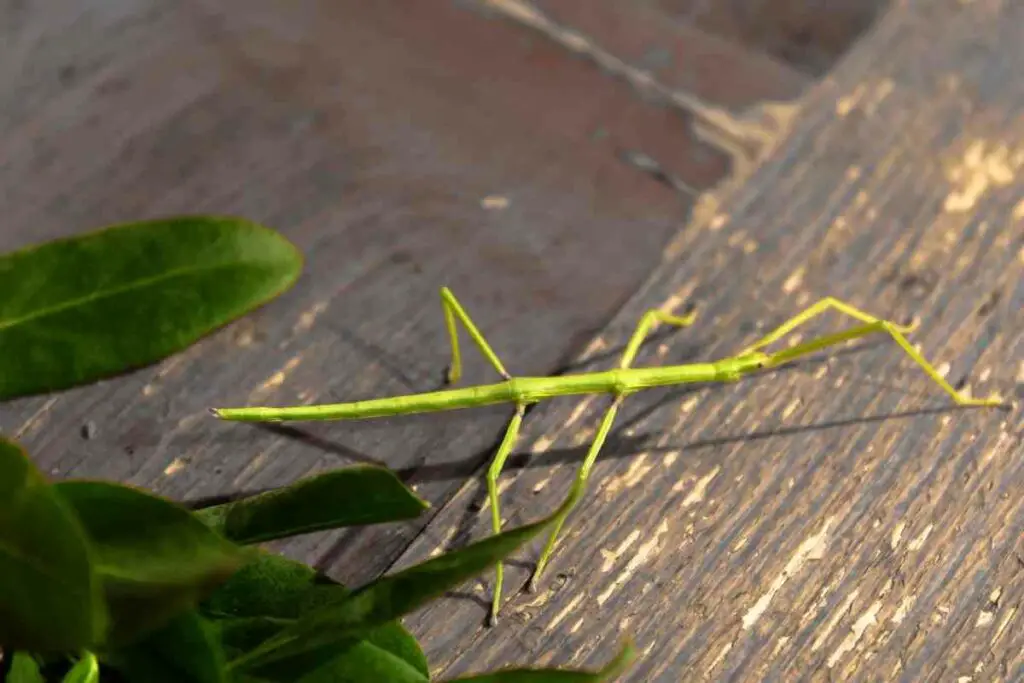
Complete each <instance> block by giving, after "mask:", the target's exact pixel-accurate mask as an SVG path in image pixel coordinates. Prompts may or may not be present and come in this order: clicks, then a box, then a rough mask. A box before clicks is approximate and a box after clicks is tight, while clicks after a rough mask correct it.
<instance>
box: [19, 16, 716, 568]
mask: <svg viewBox="0 0 1024 683" xmlns="http://www.w3.org/2000/svg"><path fill="white" fill-rule="evenodd" d="M0 11H2V12H3V16H2V20H0V83H2V85H3V87H2V88H0V98H2V99H0V159H2V162H0V188H2V189H3V192H4V194H3V196H4V209H5V216H4V222H3V226H2V228H0V249H3V250H7V249H11V248H16V247H19V246H23V245H26V244H30V243H33V242H37V241H40V240H44V239H48V238H51V237H55V236H60V235H67V234H74V233H76V232H81V231H83V230H89V229H93V228H96V227H99V226H102V225H105V224H108V223H113V222H120V221H129V220H136V219H143V218H148V217H152V216H159V215H168V214H175V213H194V212H211V213H220V214H237V215H242V216H245V217H246V218H249V219H251V220H256V221H259V222H262V223H264V224H266V225H269V226H271V227H274V228H277V229H279V230H281V231H282V232H283V233H284V234H285V235H287V236H288V237H289V238H290V239H292V240H293V241H294V242H295V243H296V244H297V245H298V246H299V247H300V248H301V249H302V251H303V252H304V253H305V254H306V256H307V268H306V272H305V274H304V275H303V277H302V279H301V280H300V282H299V284H298V285H297V286H296V287H295V289H293V290H291V291H290V292H288V293H287V294H286V295H285V296H284V297H282V298H281V299H279V300H277V301H275V302H273V303H272V304H270V305H269V306H267V307H265V308H263V309H261V310H260V311H259V312H257V313H256V314H254V315H251V316H247V317H246V318H245V319H244V320H242V321H239V322H238V323H237V324H234V325H232V326H230V327H229V328H227V329H225V330H224V331H222V332H220V333H218V334H216V335H214V336H212V337H210V338H208V339H206V340H204V341H203V342H202V343H200V344H198V345H197V346H195V347H193V348H191V349H189V350H188V351H187V352H185V353H182V354H179V355H177V356H175V357H174V358H171V359H169V360H167V361H166V362H165V363H162V364H160V365H159V366H158V367H155V368H150V369H147V370H143V371H140V372H138V373H133V374H131V375H129V376H126V377H122V378H117V379H113V380H110V381H108V382H104V383H101V384H99V385H95V386H91V387H85V388H82V389H78V390H74V391H69V392H64V393H61V394H55V395H53V396H47V397H40V398H33V399H27V400H23V401H16V402H10V403H5V404H3V405H2V406H0V430H3V432H4V433H5V434H8V435H10V436H13V437H16V438H18V439H19V440H20V441H21V442H22V443H23V444H24V445H25V446H26V447H27V448H28V449H29V451H30V452H31V453H32V454H33V456H34V457H35V458H36V460H37V462H38V463H39V465H40V466H41V467H43V468H44V470H45V471H46V472H48V473H50V474H52V475H54V476H62V477H63V476H90V477H110V478H114V479H117V480H120V481H127V482H131V483H134V484H141V485H145V486H148V487H152V488H154V489H155V490H156V491H158V492H160V493H162V494H165V495H169V496H173V497H175V498H179V499H189V498H193V497H197V496H204V495H212V494H222V493H227V492H231V491H238V490H247V489H252V488H260V487H263V486H271V485H281V484H285V483H288V482H289V481H292V480H294V479H296V478H298V477H300V476H303V475H306V474H309V473H311V472H313V471H317V470H321V469H323V468H326V467H336V466H339V465H343V464H349V463H352V462H353V461H356V460H361V459H362V460H365V459H370V460H374V461H378V462H383V463H385V464H387V465H388V466H390V467H392V468H395V469H397V470H399V471H401V472H402V473H403V474H404V475H405V476H406V477H407V478H409V479H410V480H411V481H412V482H413V483H416V484H417V488H418V490H419V491H420V493H421V494H422V495H423V496H424V497H425V498H427V499H428V500H429V501H430V502H431V503H432V504H433V505H434V506H435V509H436V508H439V507H440V506H442V505H443V503H444V501H445V500H446V498H447V496H448V495H449V494H450V493H451V492H452V491H453V490H454V488H456V487H457V486H458V485H460V484H461V480H462V478H463V477H464V476H466V475H467V474H470V473H472V472H473V471H474V469H475V467H476V464H477V463H478V462H479V460H480V459H481V458H484V457H486V455H487V454H488V452H489V450H490V447H491V445H492V444H493V442H494V441H495V439H496V438H497V437H498V434H499V432H500V430H501V429H502V427H503V422H504V413H503V412H502V411H500V410H498V411H494V412H492V413H490V414H487V413H486V412H485V413H484V414H482V415H480V414H477V415H465V416H461V417H455V418H454V419H449V420H445V421H430V420H411V421H400V422H399V421H382V422H377V423H373V424H367V425H359V426H343V427H340V428H339V426H337V425H319V426H318V427H316V428H310V429H308V430H307V431H306V433H305V435H299V436H300V437H301V438H295V436H294V435H292V436H289V435H287V434H284V435H282V434H281V433H274V432H269V431H266V430H261V429H257V428H251V427H246V426H240V425H237V424H222V423H218V422H216V421H214V420H213V419H212V418H210V417H209V415H208V414H207V413H206V410H207V408H209V407H211V406H231V405H247V404H249V405H251V404H285V403H292V402H297V401H298V402H314V401H318V402H323V401H334V400H341V399H357V398H365V397H369V396H387V395H392V394H399V393H406V392H409V391H417V390H420V391H422V390H427V389H432V388H435V387H436V386H437V384H438V383H439V381H440V379H441V375H442V370H443V368H444V366H445V364H446V363H447V362H448V357H447V353H448V351H447V348H446V340H445V338H444V328H443V322H442V317H441V310H440V302H439V298H438V294H437V290H438V288H439V287H440V286H441V285H448V286H450V287H451V288H452V289H453V290H454V291H455V292H456V293H457V294H458V296H459V297H460V298H461V299H462V301H463V303H464V304H465V306H466V307H467V308H468V310H469V311H471V313H472V315H473V316H474V317H475V319H476V320H477V322H478V323H479V325H480V326H481V327H482V329H484V330H485V331H486V333H487V334H488V336H490V337H491V338H492V339H494V343H495V347H496V349H497V350H498V352H499V353H500V354H501V355H502V357H503V359H504V360H505V363H506V364H507V366H508V367H510V368H514V369H515V370H516V371H518V372H525V373H533V374H543V373H547V372H552V371H555V370H557V369H558V367H559V366H560V365H562V364H563V363H564V362H565V360H566V359H567V358H568V357H570V356H571V355H574V354H576V353H578V352H579V350H580V349H581V348H582V346H583V344H584V343H585V341H586V340H587V339H588V338H589V337H591V336H592V335H593V333H594V331H595V330H598V329H600V328H601V327H602V326H603V325H604V324H605V322H606V321H607V320H608V319H609V318H610V316H611V315H612V314H613V313H614V311H615V310H616V309H617V308H618V307H619V306H620V305H621V303H622V302H623V301H624V300H625V299H626V298H627V297H628V296H629V295H630V294H631V293H632V292H633V291H635V289H636V287H637V286H638V285H639V284H640V283H641V282H642V281H643V280H644V279H645V278H646V277H647V275H648V274H649V271H650V268H651V266H652V264H654V263H657V262H658V260H659V259H660V258H661V254H662V250H663V248H664V246H665V244H666V243H667V242H668V241H669V240H670V238H671V236H672V235H674V234H675V232H676V231H677V229H678V226H679V225H680V224H681V223H682V222H683V221H684V220H685V217H686V215H687V212H688V211H689V209H690V207H691V206H692V204H693V195H692V194H690V193H687V192H686V191H684V190H683V189H680V188H681V186H672V185H671V184H668V183H666V182H663V181H661V180H659V179H658V178H656V177H655V176H654V175H652V174H650V173H645V172H640V171H638V170H637V168H636V167H635V166H634V165H631V164H630V163H627V162H626V161H624V155H626V154H627V153H642V154H645V155H647V156H649V157H652V158H654V159H656V160H657V162H658V163H659V164H660V165H661V166H662V167H663V168H665V169H668V171H669V172H670V173H671V174H672V175H673V177H678V178H680V179H681V180H682V181H683V183H684V185H685V186H687V187H692V188H696V189H703V188H707V187H709V186H711V185H713V184H714V183H715V182H717V181H718V180H719V179H720V178H721V177H722V176H723V175H724V174H725V173H726V172H727V171H728V164H729V162H728V157H727V156H726V154H724V153H723V152H721V151H719V150H716V149H715V148H713V147H711V146H709V145H707V144H705V143H702V142H700V141H699V140H697V139H696V137H695V135H694V134H693V131H692V129H691V127H690V125H689V119H688V116H687V114H686V113H685V112H680V111H679V110H677V109H674V108H672V107H669V106H663V105H659V104H652V103H646V102H644V101H642V100H641V99H640V98H638V97H637V96H636V95H635V94H634V93H632V92H630V91H629V90H628V89H626V88H623V87H621V85H620V84H618V83H617V82H615V81H613V80H611V79H608V78H607V77H605V76H604V75H603V74H602V73H601V72H600V71H599V70H598V69H596V68H594V67H593V66H592V65H590V64H588V63H586V62H584V61H581V60H578V59H574V58H573V57H572V56H571V55H569V54H567V53H566V52H565V51H564V50H562V49H561V48H559V47H558V46H556V45H553V44H551V43H550V42H548V41H545V40H543V39H538V36H536V34H534V33H533V32H531V31H529V30H527V29H525V28H523V27H521V26H518V25H516V24H514V23H512V22H509V21H506V20H503V19H501V18H495V17H487V16H484V15H481V14H479V13H478V12H475V11H472V10H471V9H467V8H464V7H460V6H456V5H454V4H452V3H450V2H447V0H445V1H443V2H425V3H412V4H408V5H407V4H404V3H403V4H397V3H363V2H347V3H339V2H327V1H314V0H308V1H305V2H295V3H285V4H282V3H278V2H248V1H247V2H244V3H243V2H236V3H223V2H221V3H213V2H210V3H203V2H184V3H165V2H157V1H156V0H152V1H150V0H126V1H125V2H118V3H109V2H106V1H105V0H104V1H95V2H84V3H81V2H80V3H70V2H66V3H49V4H46V5H45V6H44V5H39V4H30V3H5V4H4V5H3V6H2V10H0ZM467 374H468V376H469V377H470V378H473V379H479V380H483V379H489V378H490V377H491V375H490V374H488V373H487V368H486V367H485V366H484V364H483V363H482V362H480V361H479V359H478V358H477V357H476V355H475V354H469V367H468V370H467ZM81 434H91V435H92V436H91V438H88V439H84V438H82V437H81V436H80V435H81ZM451 463H456V465H454V466H452V465H450V464H451ZM446 464H449V467H448V472H447V474H446V475H445V476H443V477H437V476H433V477H428V478H426V479H423V478H419V477H417V474H416V473H417V472H418V471H419V469H420V468H421V467H425V466H427V467H428V474H429V467H442V466H445V465H446ZM435 473H436V470H435ZM426 519H429V515H426V516H425V517H424V518H423V520H424V521H425V520H426ZM421 523H422V522H420V521H417V523H416V524H405V525H393V526H390V527H386V528H384V529H380V530H375V531H374V532H373V533H370V532H368V531H363V532H360V533H359V534H354V535H348V536H346V539H347V542H346V543H345V544H343V545H337V543H338V535H326V536H325V535H317V536H311V537H308V538H303V539H300V540H299V541H298V542H296V543H295V544H293V545H291V546H288V547H287V551H288V552H289V553H290V554H292V555H294V556H298V557H303V558H305V559H310V560H312V561H317V560H321V559H322V561H323V563H324V564H325V565H327V566H333V567H334V568H335V571H336V573H337V575H338V576H339V577H340V578H342V579H344V580H346V581H353V582H360V581H364V580H367V579H369V578H371V577H373V576H375V575H377V574H378V573H379V572H381V571H383V570H384V569H386V568H387V566H389V564H390V563H391V562H392V561H393V560H394V558H395V556H396V555H397V553H399V552H400V551H401V550H402V549H403V548H404V547H405V546H406V545H407V544H408V542H409V541H410V540H411V539H412V538H413V537H414V536H415V534H416V533H417V532H418V529H419V524H421ZM371 550H372V552H370V551H371ZM353 558H355V559H353ZM368 558H369V559H368Z"/></svg>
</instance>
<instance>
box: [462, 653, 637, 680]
mask: <svg viewBox="0 0 1024 683" xmlns="http://www.w3.org/2000/svg"><path fill="white" fill-rule="evenodd" d="M633 657H634V653H633V647H632V646H631V645H630V644H629V643H626V644H625V645H624V646H623V647H622V650H620V651H619V654H618V655H616V656H615V658H614V659H613V660H612V661H610V662H608V664H606V665H605V666H604V667H603V668H602V669H600V670H599V671H579V670H571V669H505V670H503V671H495V672H493V673H488V674H480V675H479V676H468V677H466V678H456V679H452V680H451V681H449V682H448V683H603V682H604V681H612V680H614V679H615V678H616V677H617V676H619V675H620V674H621V673H622V672H623V671H625V670H626V668H627V667H628V666H629V665H630V664H631V663H632V661H633Z"/></svg>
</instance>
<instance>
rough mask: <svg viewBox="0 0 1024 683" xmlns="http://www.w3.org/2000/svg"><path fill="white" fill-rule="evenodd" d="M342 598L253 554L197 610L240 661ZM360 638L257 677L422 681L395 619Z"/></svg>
mask: <svg viewBox="0 0 1024 683" xmlns="http://www.w3.org/2000/svg"><path fill="white" fill-rule="evenodd" d="M349 595H351V592H350V591H349V590H348V589H347V588H345V587H344V586H342V585H340V584H338V583H335V582H333V581H331V580H330V579H327V578H326V577H322V576H318V575H317V574H316V573H315V572H314V571H313V570H312V569H310V568H309V567H307V566H306V565H304V564H301V563H299V562H295V561H294V560H290V559H287V558H285V557H281V556H278V555H273V554H270V553H266V552H261V553H260V555H259V559H257V560H255V561H253V562H252V563H250V564H248V565H247V566H245V567H243V568H242V569H240V570H239V571H238V572H237V573H236V574H235V575H234V576H232V577H231V578H230V579H229V580H228V581H227V582H226V583H225V584H224V585H223V586H221V587H220V588H219V589H218V590H217V591H216V592H214V594H213V595H211V596H210V598H209V599H208V600H207V601H206V602H204V603H203V605H202V606H201V610H202V611H203V613H204V614H206V615H207V617H208V618H210V619H216V620H217V622H216V623H217V624H218V626H219V627H220V633H221V641H222V643H223V644H224V649H225V651H226V652H227V653H228V654H229V656H231V655H233V656H241V655H243V654H245V653H246V652H248V651H250V650H251V649H253V648H255V647H258V646H259V645H260V644H261V643H263V642H264V641H266V640H267V639H269V638H271V637H274V636H276V635H277V634H279V633H280V632H281V631H282V630H283V629H285V628H287V627H290V626H292V625H294V624H295V623H296V620H297V619H300V618H301V617H302V616H303V615H304V614H308V613H310V612H312V611H315V610H318V609H321V608H322V607H323V606H324V605H329V604H336V603H339V602H342V601H344V600H345V599H347V598H348V596H349ZM361 636H362V637H361V638H353V639H351V640H350V641H348V642H345V643H340V644H334V643H332V644H329V645H327V646H326V647H320V648H314V649H312V650H310V651H307V652H303V653H300V654H298V655H297V656H295V657H291V658H288V659H285V660H281V661H278V662H277V665H276V666H273V667H266V668H265V669H263V670H261V671H260V678H261V679H263V680H271V681H288V682H291V681H300V680H301V681H303V682H304V683H311V682H314V681H321V680H322V681H332V682H335V683H341V682H342V681H353V683H355V682H357V681H366V680H387V681H392V680H393V681H396V682H397V681H406V680H408V681H416V682H417V683H420V682H424V681H428V680H429V676H430V669H429V666H428V664H427V660H426V657H424V655H423V651H422V650H421V649H420V647H419V644H418V643H417V642H416V639H415V638H413V637H412V635H411V634H410V633H409V632H408V631H407V630H405V628H404V627H403V626H402V625H401V624H400V623H398V622H397V621H393V622H390V623H387V624H383V625H381V626H379V627H377V628H374V629H372V630H369V631H367V632H366V633H364V634H361ZM377 672H386V673H387V676H384V677H379V676H376V675H375V674H376V673H377ZM371 674H374V675H371ZM320 676H332V678H318V677H320ZM368 676H369V677H368ZM307 677H312V678H309V679H308V680H307Z"/></svg>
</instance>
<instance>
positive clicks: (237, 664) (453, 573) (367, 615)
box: [228, 488, 579, 675]
mask: <svg viewBox="0 0 1024 683" xmlns="http://www.w3.org/2000/svg"><path fill="white" fill-rule="evenodd" d="M578 496H579V491H578V490H577V489H575V488H574V490H573V491H572V492H571V493H570V494H569V497H568V498H567V499H566V501H565V503H563V504H562V506H561V507H560V508H559V509H558V510H557V511H555V513H554V514H552V515H551V516H549V517H546V518H545V519H543V520H541V521H539V522H535V523H534V524H528V525H526V526H522V527H519V528H517V529H512V530H510V531H505V532H503V533H501V534H496V535H494V536H491V537H490V538H487V539H484V540H482V541H478V542H477V543H474V544H472V545H470V546H467V547H466V548H463V549H462V550H456V551H454V552H451V553H447V554H445V555H441V556H440V557H436V558H434V559H432V560H428V561H426V562H423V563H422V564H418V565H416V566H414V567H410V568H409V569H406V570H404V571H401V572H398V573H397V574H394V575H393V576H387V577H383V578H381V579H378V580H377V581H374V582H373V583H371V584H369V585H367V586H366V587H364V588H362V589H360V590H357V591H355V592H353V593H352V594H350V595H349V596H348V597H347V598H346V599H345V600H343V601H341V602H340V603H339V604H332V605H328V606H326V607H323V608H321V609H318V610H316V611H314V612H311V613H309V614H306V615H304V616H303V618H302V619H301V620H300V621H298V622H296V624H295V625H293V626H290V627H288V628H286V629H283V630H282V631H281V632H280V633H279V634H278V635H277V636H275V637H273V638H271V639H269V640H267V641H266V642H264V643H263V644H262V645H260V646H259V647H257V648H255V649H253V650H252V651H250V652H249V653H247V654H245V655H243V656H241V657H238V658H236V659H235V660H233V661H231V662H230V663H229V665H228V666H229V668H231V669H233V670H239V671H249V672H253V673H256V675H260V674H259V670H262V668H263V667H264V666H266V665H268V664H270V663H273V662H275V661H278V660H280V659H284V658H290V657H293V656H296V655H299V654H302V653H304V652H308V651H310V650H313V649H317V648H320V647H323V646H326V645H330V644H340V643H344V642H346V641H349V640H351V639H353V638H354V637H358V635H359V634H360V633H364V632H366V631H368V630H370V629H372V628H374V627H376V626H379V625H381V624H384V623H387V622H389V621H394V620H395V619H398V618H399V617H401V616H402V615H404V614H408V613H410V612H413V611H415V610H416V609H419V608H420V607H422V606H423V605H425V604H426V603H428V602H430V601H432V600H434V599H435V598H437V597H439V596H440V595H442V594H443V593H444V592H445V591H448V590H450V589H452V588H454V587H456V586H458V585H459V584H461V583H463V582H464V581H466V580H467V579H469V578H471V577H473V576H476V575H477V574H479V573H480V572H482V571H483V570H484V569H487V568H488V567H490V566H492V565H494V564H495V563H496V562H498V561H499V560H501V559H503V558H504V557H506V556H508V555H509V554H511V553H512V552H514V551H515V550H516V549H517V548H518V547H519V546H521V545H522V544H523V543H525V542H526V541H528V540H530V539H531V538H533V537H534V536H536V535H537V534H538V533H540V532H541V531H542V530H543V529H544V528H545V527H547V526H548V525H549V524H551V523H552V522H554V521H555V520H556V519H557V518H558V517H559V516H560V515H564V514H566V513H567V512H568V509H569V508H570V507H571V504H573V503H574V502H575V500H576V499H577V498H578Z"/></svg>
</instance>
